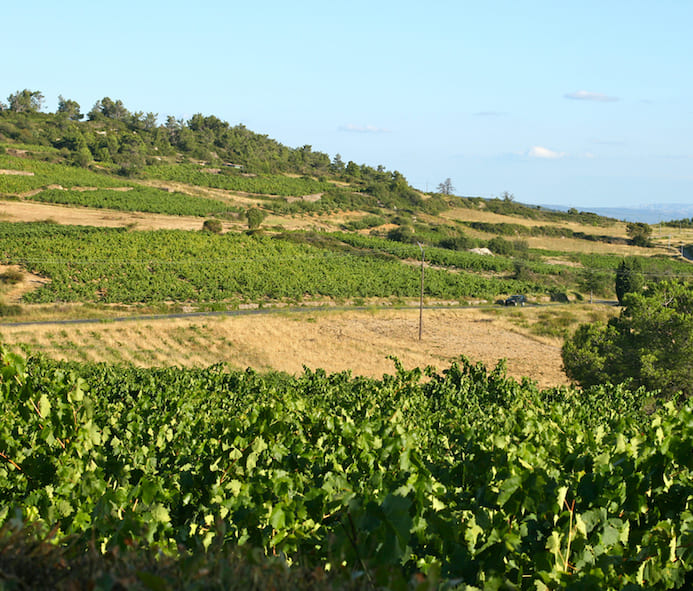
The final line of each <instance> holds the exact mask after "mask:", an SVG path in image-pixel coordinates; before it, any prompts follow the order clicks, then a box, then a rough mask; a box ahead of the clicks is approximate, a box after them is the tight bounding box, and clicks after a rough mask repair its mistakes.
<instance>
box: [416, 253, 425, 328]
mask: <svg viewBox="0 0 693 591" xmlns="http://www.w3.org/2000/svg"><path fill="white" fill-rule="evenodd" d="M417 244H418V245H419V248H420V249H421V294H420V296H419V340H421V334H422V332H423V294H424V248H423V245H422V244H421V243H420V242H417Z"/></svg>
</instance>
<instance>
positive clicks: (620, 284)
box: [616, 257, 645, 306]
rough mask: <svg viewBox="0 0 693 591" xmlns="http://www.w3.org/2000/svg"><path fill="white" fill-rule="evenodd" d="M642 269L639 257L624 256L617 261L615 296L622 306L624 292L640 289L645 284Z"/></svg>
mask: <svg viewBox="0 0 693 591" xmlns="http://www.w3.org/2000/svg"><path fill="white" fill-rule="evenodd" d="M642 271H643V269H642V262H641V261H640V259H639V258H636V257H626V258H624V259H623V260H621V262H620V263H619V265H618V270H617V271H616V297H617V298H618V303H619V304H621V305H622V306H623V305H624V298H625V296H626V294H628V293H638V292H640V291H642V288H643V286H644V284H645V279H644V277H643V274H642Z"/></svg>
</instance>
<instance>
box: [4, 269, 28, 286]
mask: <svg viewBox="0 0 693 591" xmlns="http://www.w3.org/2000/svg"><path fill="white" fill-rule="evenodd" d="M22 279H24V273H23V272H22V271H20V270H19V269H7V271H5V272H4V273H0V282H2V283H9V284H11V285H14V284H16V283H19V282H20V281H21V280H22Z"/></svg>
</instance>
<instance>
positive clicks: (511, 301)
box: [505, 295, 527, 306]
mask: <svg viewBox="0 0 693 591" xmlns="http://www.w3.org/2000/svg"><path fill="white" fill-rule="evenodd" d="M526 301H527V298H526V297H525V296H523V295H512V296H510V297H509V298H508V299H507V300H505V305H506V306H524V305H525V302H526Z"/></svg>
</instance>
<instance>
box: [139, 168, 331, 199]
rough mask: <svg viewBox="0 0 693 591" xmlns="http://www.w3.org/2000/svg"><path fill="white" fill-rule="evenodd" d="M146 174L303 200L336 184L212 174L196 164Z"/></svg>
mask: <svg viewBox="0 0 693 591" xmlns="http://www.w3.org/2000/svg"><path fill="white" fill-rule="evenodd" d="M146 174H147V176H148V177H150V178H157V179H161V180H165V181H177V182H181V183H188V184H191V185H198V186H202V187H214V188H217V189H226V190H230V191H244V192H247V193H259V194H262V193H264V194H266V195H288V196H298V197H300V196H302V195H311V194H315V193H321V192H322V191H327V190H329V189H331V188H333V187H334V185H332V184H331V183H327V182H320V181H315V180H312V179H304V178H294V177H289V176H285V175H281V174H273V175H272V174H264V175H257V176H242V175H241V174H238V173H236V172H232V171H223V172H222V173H217V172H210V171H209V169H206V168H205V167H201V166H198V165H194V164H178V165H155V166H149V167H147V171H146Z"/></svg>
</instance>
